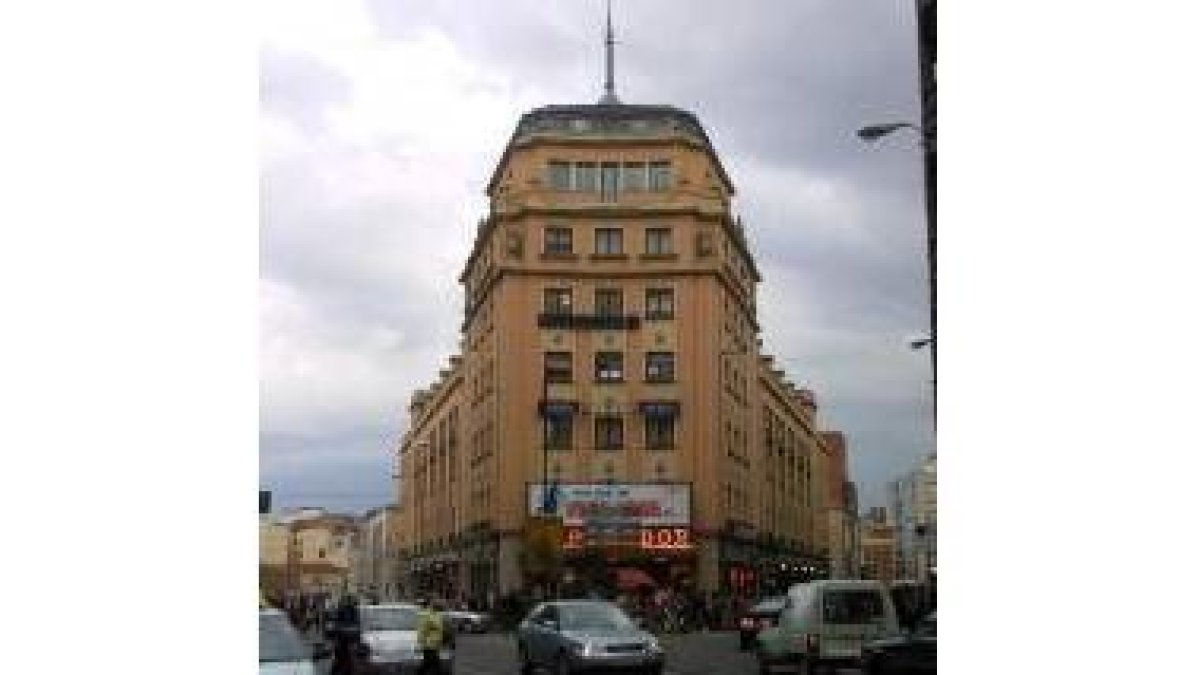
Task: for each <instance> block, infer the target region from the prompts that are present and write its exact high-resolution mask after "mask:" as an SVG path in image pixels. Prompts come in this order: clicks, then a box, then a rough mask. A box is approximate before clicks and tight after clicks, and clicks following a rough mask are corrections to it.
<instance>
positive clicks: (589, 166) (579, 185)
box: [575, 162, 600, 192]
mask: <svg viewBox="0 0 1200 675" xmlns="http://www.w3.org/2000/svg"><path fill="white" fill-rule="evenodd" d="M599 190H600V174H599V173H598V172H597V170H596V163H595V162H580V163H579V164H576V165H575V191H576V192H598V191H599Z"/></svg>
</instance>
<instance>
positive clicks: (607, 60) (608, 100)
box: [600, 0, 621, 105]
mask: <svg viewBox="0 0 1200 675" xmlns="http://www.w3.org/2000/svg"><path fill="white" fill-rule="evenodd" d="M605 10H606V15H607V16H606V18H607V21H608V23H607V25H606V30H605V33H604V95H603V96H601V97H600V103H601V104H603V105H620V103H621V101H620V100H619V99H618V98H617V94H616V91H615V88H614V86H613V45H614V44H616V41H615V40H613V29H612V0H608V2H605Z"/></svg>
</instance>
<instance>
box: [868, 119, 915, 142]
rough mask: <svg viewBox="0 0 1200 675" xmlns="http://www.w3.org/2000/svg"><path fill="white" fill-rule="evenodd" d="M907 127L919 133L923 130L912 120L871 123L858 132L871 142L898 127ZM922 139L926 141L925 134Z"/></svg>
mask: <svg viewBox="0 0 1200 675" xmlns="http://www.w3.org/2000/svg"><path fill="white" fill-rule="evenodd" d="M905 128H907V129H912V130H914V131H916V132H918V133H920V131H921V130H920V129H919V128H917V125H915V124H913V123H912V122H889V123H887V124H871V125H868V126H865V127H863V128H861V129H859V130H858V131H857V132H856V133H857V134H858V137H859V138H861V139H863V140H864V141H867V142H871V141H876V140H879V139H880V138H883V137H884V136H887V135H888V134H890V133H892V132H894V131H896V130H898V129H905ZM922 141H924V134H922Z"/></svg>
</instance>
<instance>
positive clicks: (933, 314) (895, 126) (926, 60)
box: [858, 0, 937, 423]
mask: <svg viewBox="0 0 1200 675" xmlns="http://www.w3.org/2000/svg"><path fill="white" fill-rule="evenodd" d="M913 4H914V5H915V13H916V23H917V66H918V76H919V87H920V89H919V93H920V100H921V123H920V124H919V125H918V124H913V123H912V122H890V123H887V124H872V125H870V126H866V127H863V128H861V129H859V130H858V137H859V138H861V139H863V140H864V141H868V142H869V141H874V140H877V139H880V138H883V137H884V136H887V135H888V134H891V133H893V132H895V131H898V130H900V129H912V130H913V131H916V132H917V133H918V135H919V136H920V138H921V150H922V158H923V160H924V168H925V221H926V228H927V236H926V258H927V262H928V265H929V339H928V341H927V342H926V343H925V344H922V345H920V346H922V347H923V346H926V345H928V347H929V354H930V361H931V364H932V366H933V415H934V422H935V423H936V421H937V142H936V141H937V122H936V120H937V75H936V68H935V67H936V63H937V26H936V21H937V7H936V4H937V3H936V0H914V3H913ZM915 348H918V346H917V345H915V344H914V349H915Z"/></svg>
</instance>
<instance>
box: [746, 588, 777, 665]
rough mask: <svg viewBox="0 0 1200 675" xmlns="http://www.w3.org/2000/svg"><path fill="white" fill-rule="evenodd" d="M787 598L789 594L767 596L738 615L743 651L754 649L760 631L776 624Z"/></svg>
mask: <svg viewBox="0 0 1200 675" xmlns="http://www.w3.org/2000/svg"><path fill="white" fill-rule="evenodd" d="M785 600H787V596H784V595H778V596H775V597H773V598H767V599H766V600H763V601H761V602H759V603H758V604H757V605H754V606H753V607H751V608H750V609H748V610H746V612H745V613H744V614H742V615H741V616H739V617H738V620H737V627H738V644H739V645H740V646H741V649H742V651H744V652H745V651H749V650H751V649H754V645H755V644H757V638H758V632H759V631H760V630H762V629H764V628H770V627H771V626H774V625H775V624H776V623H777V622H778V621H779V612H780V611H781V610H782V609H783V603H784V601H785Z"/></svg>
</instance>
